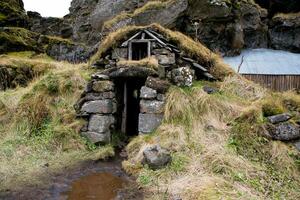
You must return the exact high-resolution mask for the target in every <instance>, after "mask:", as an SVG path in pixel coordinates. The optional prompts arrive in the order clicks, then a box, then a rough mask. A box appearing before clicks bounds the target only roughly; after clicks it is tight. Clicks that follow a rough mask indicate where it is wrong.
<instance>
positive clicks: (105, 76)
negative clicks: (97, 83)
mask: <svg viewBox="0 0 300 200" xmlns="http://www.w3.org/2000/svg"><path fill="white" fill-rule="evenodd" d="M92 79H97V80H109V76H107V75H104V74H93V75H92Z"/></svg>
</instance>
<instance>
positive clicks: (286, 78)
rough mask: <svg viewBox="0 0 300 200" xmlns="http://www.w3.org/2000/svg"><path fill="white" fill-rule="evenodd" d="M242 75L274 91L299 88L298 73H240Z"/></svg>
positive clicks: (299, 79) (299, 76) (299, 77)
mask: <svg viewBox="0 0 300 200" xmlns="http://www.w3.org/2000/svg"><path fill="white" fill-rule="evenodd" d="M242 76H244V77H245V78H247V79H248V80H251V81H253V82H255V83H259V84H261V85H262V86H264V87H267V88H270V89H272V90H274V91H280V92H282V91H287V90H293V89H296V90H298V91H299V90H300V75H263V74H242Z"/></svg>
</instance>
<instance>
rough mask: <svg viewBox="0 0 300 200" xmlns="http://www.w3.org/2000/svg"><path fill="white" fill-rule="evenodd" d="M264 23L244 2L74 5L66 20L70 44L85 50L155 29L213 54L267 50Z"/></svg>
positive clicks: (261, 12) (262, 13) (97, 1)
mask: <svg viewBox="0 0 300 200" xmlns="http://www.w3.org/2000/svg"><path fill="white" fill-rule="evenodd" d="M266 17H267V11H266V10H265V9H262V8H260V7H259V6H258V5H257V4H254V3H253V2H252V1H247V0H243V1H236V0H230V1H223V0H217V1H208V0H197V1H195V0H168V1H161V2H159V1H149V0H144V1H139V0H134V1H130V2H128V1H125V0H118V1H117V0H114V1H111V0H84V1H79V0H73V1H72V4H71V8H70V15H69V16H68V19H69V20H71V21H72V27H73V38H74V39H75V40H77V41H81V42H86V43H87V44H88V45H95V44H96V43H97V42H98V41H100V40H101V38H102V34H106V33H108V32H110V31H114V30H116V29H119V28H121V27H124V26H127V25H146V24H150V23H160V24H162V25H163V26H167V27H169V28H173V29H177V30H180V31H181V32H183V33H185V34H187V35H189V36H191V37H193V38H195V39H198V40H200V41H201V42H203V43H204V44H205V45H207V46H208V47H209V48H210V49H212V50H214V51H216V52H220V53H223V54H236V53H238V52H239V51H240V50H241V49H242V48H257V47H267V46H268V27H267V25H266V24H267V22H266V20H265V19H266Z"/></svg>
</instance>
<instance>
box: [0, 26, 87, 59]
mask: <svg viewBox="0 0 300 200" xmlns="http://www.w3.org/2000/svg"><path fill="white" fill-rule="evenodd" d="M19 51H35V52H39V53H47V55H49V56H50V57H52V58H54V59H56V60H59V61H62V60H66V61H69V62H73V63H77V62H84V61H86V60H87V59H88V57H89V51H88V48H87V47H86V46H85V45H82V44H79V43H74V42H72V41H71V40H67V39H63V38H59V37H50V36H45V35H41V34H38V33H35V32H32V31H29V30H27V29H24V28H15V27H4V28H0V53H7V52H19Z"/></svg>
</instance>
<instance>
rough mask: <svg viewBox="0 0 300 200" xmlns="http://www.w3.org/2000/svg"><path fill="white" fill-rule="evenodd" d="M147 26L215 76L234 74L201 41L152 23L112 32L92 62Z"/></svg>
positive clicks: (221, 76)
mask: <svg viewBox="0 0 300 200" xmlns="http://www.w3.org/2000/svg"><path fill="white" fill-rule="evenodd" d="M147 28H151V29H153V30H155V31H157V32H159V33H160V34H162V35H163V36H164V37H166V39H168V40H169V41H170V42H171V43H174V44H175V45H178V46H179V48H181V50H183V51H184V53H185V54H186V55H187V56H189V57H191V58H193V59H195V60H197V61H198V62H199V63H200V64H202V65H203V66H205V67H208V68H209V70H210V72H211V73H212V75H214V76H215V77H217V78H220V79H222V78H224V77H225V76H228V75H232V74H234V72H233V70H232V69H231V68H230V67H229V66H228V65H226V64H225V63H224V62H223V61H222V59H221V57H220V56H218V55H217V54H215V53H213V52H212V51H210V50H209V49H208V48H207V47H205V46H204V45H203V44H201V43H200V42H196V41H194V40H193V39H192V38H190V37H188V36H186V35H184V34H183V33H180V32H177V31H171V30H169V29H166V28H164V27H162V26H160V25H158V24H151V25H149V26H127V27H124V28H121V29H119V30H117V31H115V32H112V33H110V34H109V35H108V36H107V37H106V38H105V39H104V40H103V42H102V43H101V44H100V46H99V50H98V51H97V52H96V54H95V55H94V56H93V57H92V58H91V63H94V62H95V61H96V60H98V59H100V58H102V57H105V56H106V55H107V53H108V52H109V51H110V50H112V49H113V48H115V47H118V46H119V45H121V43H122V42H124V41H125V40H126V39H127V38H128V37H129V36H131V35H133V34H134V33H136V32H137V31H139V30H141V29H147Z"/></svg>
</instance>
